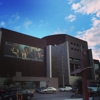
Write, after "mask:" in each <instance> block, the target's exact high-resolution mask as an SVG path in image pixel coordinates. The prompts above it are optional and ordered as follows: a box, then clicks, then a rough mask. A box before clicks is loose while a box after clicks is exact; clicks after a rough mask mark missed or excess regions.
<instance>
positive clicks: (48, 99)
mask: <svg viewBox="0 0 100 100" xmlns="http://www.w3.org/2000/svg"><path fill="white" fill-rule="evenodd" d="M72 94H74V93H73V92H57V93H55V94H39V93H34V97H33V98H31V100H67V98H70V97H71V95H72Z"/></svg>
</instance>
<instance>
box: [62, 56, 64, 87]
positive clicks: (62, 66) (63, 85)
mask: <svg viewBox="0 0 100 100" xmlns="http://www.w3.org/2000/svg"><path fill="white" fill-rule="evenodd" d="M62 82H63V87H64V68H63V57H62Z"/></svg>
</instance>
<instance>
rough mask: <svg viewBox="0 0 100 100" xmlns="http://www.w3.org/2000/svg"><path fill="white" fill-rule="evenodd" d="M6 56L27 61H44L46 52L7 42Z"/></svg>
mask: <svg viewBox="0 0 100 100" xmlns="http://www.w3.org/2000/svg"><path fill="white" fill-rule="evenodd" d="M4 56H7V57H14V58H20V59H25V60H33V61H43V59H44V50H43V49H41V48H37V47H32V46H28V45H23V44H18V43H12V42H5V48H4Z"/></svg>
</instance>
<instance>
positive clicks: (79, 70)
mask: <svg viewBox="0 0 100 100" xmlns="http://www.w3.org/2000/svg"><path fill="white" fill-rule="evenodd" d="M88 68H93V67H92V66H91V67H85V68H79V69H76V70H74V71H73V72H72V73H71V74H77V73H81V72H82V71H84V70H86V69H88Z"/></svg>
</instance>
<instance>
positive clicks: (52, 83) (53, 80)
mask: <svg viewBox="0 0 100 100" xmlns="http://www.w3.org/2000/svg"><path fill="white" fill-rule="evenodd" d="M13 81H44V82H47V85H48V86H53V87H55V88H58V78H46V77H22V76H14V77H13Z"/></svg>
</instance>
